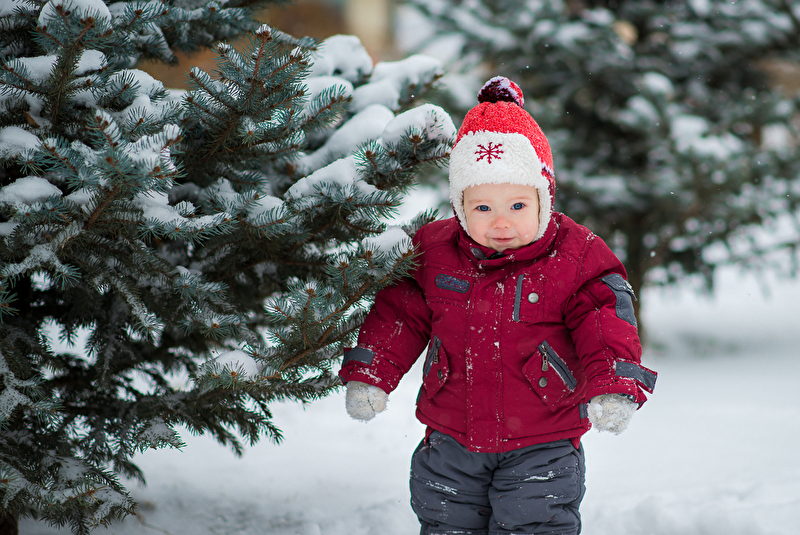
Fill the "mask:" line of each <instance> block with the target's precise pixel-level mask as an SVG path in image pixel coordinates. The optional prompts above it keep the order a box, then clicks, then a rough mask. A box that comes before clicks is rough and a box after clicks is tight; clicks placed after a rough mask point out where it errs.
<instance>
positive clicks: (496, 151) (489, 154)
mask: <svg viewBox="0 0 800 535" xmlns="http://www.w3.org/2000/svg"><path fill="white" fill-rule="evenodd" d="M502 146H503V144H502V143H498V144H497V145H493V144H492V142H491V141H490V142H489V145H488V146H486V147H484V146H483V145H478V150H476V151H475V154H477V155H478V159H477V160H475V161H476V162H479V161H481V160H483V159H484V158H486V162H487V163H492V158H495V159H496V160H499V159H500V155H501V154H503V151H501V150H500V147H502Z"/></svg>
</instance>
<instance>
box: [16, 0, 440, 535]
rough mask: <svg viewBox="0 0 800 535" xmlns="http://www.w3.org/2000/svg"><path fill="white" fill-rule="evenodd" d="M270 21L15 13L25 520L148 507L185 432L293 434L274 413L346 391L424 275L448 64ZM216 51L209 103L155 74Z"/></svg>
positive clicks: (174, 8)
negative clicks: (417, 208) (400, 216)
mask: <svg viewBox="0 0 800 535" xmlns="http://www.w3.org/2000/svg"><path fill="white" fill-rule="evenodd" d="M251 7H255V3H254V2H251V1H249V0H231V1H228V2H219V3H216V2H206V1H205V0H202V1H201V0H174V1H172V0H139V1H129V2H124V1H123V2H113V3H112V2H108V3H106V2H103V1H101V0H50V1H44V0H12V1H11V2H4V3H3V5H2V6H1V7H0V65H2V67H1V68H0V259H2V263H1V264H0V519H2V521H3V522H5V523H6V525H7V526H13V525H14V524H15V522H16V519H17V518H19V517H22V516H32V517H35V518H38V519H41V520H42V521H47V522H49V523H51V524H54V525H59V526H62V525H70V526H71V529H72V531H73V533H87V532H88V531H90V530H91V529H92V528H93V527H94V526H97V525H100V524H108V523H109V522H111V521H112V520H114V519H117V518H120V517H123V516H125V515H126V514H130V513H133V512H134V511H135V507H136V504H135V503H134V501H133V500H132V499H131V497H130V495H129V494H128V492H127V490H126V489H125V486H124V479H123V478H132V479H134V480H140V481H142V482H143V481H144V474H143V473H142V471H141V470H140V469H139V468H138V467H137V466H136V465H135V464H134V463H133V462H132V461H131V457H132V456H133V455H134V454H135V453H137V452H141V451H145V450H147V449H148V448H161V447H181V446H182V441H181V438H180V436H179V435H178V433H177V431H176V427H177V426H183V427H186V428H188V429H189V430H191V431H192V432H194V433H208V434H210V435H211V436H213V437H214V438H215V439H216V440H218V441H219V442H220V443H222V444H226V445H229V446H230V447H231V448H233V450H234V451H235V452H237V453H241V452H242V451H243V448H244V446H243V444H246V443H254V442H255V441H257V440H258V439H259V438H262V437H265V436H266V437H269V438H271V439H273V440H276V441H278V440H280V438H281V432H280V429H279V427H278V425H279V423H278V422H274V421H273V419H272V415H271V413H270V408H269V407H270V404H272V403H275V402H278V401H281V400H300V401H304V402H305V401H310V400H313V399H316V398H318V397H320V396H324V395H325V394H327V393H329V392H330V391H331V390H332V389H334V388H336V386H337V378H336V376H335V373H334V368H335V367H336V358H337V356H339V355H340V354H341V350H342V347H343V346H345V345H348V344H351V343H352V342H353V337H354V333H355V331H356V330H357V328H358V326H359V325H360V322H361V321H362V319H363V317H364V314H365V312H364V310H365V307H366V305H367V303H368V302H369V299H370V298H371V296H373V295H374V293H375V292H376V291H377V290H378V289H379V288H380V287H382V286H383V285H386V284H387V283H389V282H391V281H392V280H394V279H396V278H397V277H400V276H402V275H403V274H405V273H406V272H407V270H408V269H409V268H410V267H411V266H412V263H413V258H414V253H413V251H412V250H411V248H410V247H411V246H410V239H409V234H410V233H412V232H413V231H414V229H415V228H416V227H417V226H419V225H420V224H421V223H422V222H423V221H424V220H426V218H429V217H430V216H429V215H423V216H420V217H418V218H417V219H416V220H415V221H412V222H408V223H407V224H406V225H404V226H397V225H392V224H389V220H390V217H391V216H392V215H393V213H394V212H395V210H396V208H397V207H398V206H399V204H400V203H401V201H402V198H403V194H404V192H406V191H407V188H408V187H409V186H410V185H411V183H412V181H413V179H414V174H415V172H416V171H418V170H419V169H420V166H423V165H425V164H434V165H435V164H437V163H438V162H441V161H442V160H443V159H444V158H446V155H447V151H448V148H449V144H450V142H451V138H452V136H453V133H454V132H453V125H452V122H451V121H450V118H449V116H448V115H447V114H446V113H445V112H444V111H443V110H441V109H440V108H437V107H435V106H432V105H429V104H428V105H422V106H416V107H414V106H413V104H414V101H415V99H416V98H417V97H418V96H419V95H421V94H423V93H424V92H425V90H426V89H427V88H428V87H430V86H431V85H432V84H433V83H434V82H435V80H436V79H437V78H438V77H439V76H440V75H441V66H440V65H439V63H438V62H437V61H434V60H431V59H430V58H425V57H422V56H414V57H410V58H407V59H405V60H401V61H397V62H384V63H378V64H377V65H373V62H372V60H371V59H370V57H369V55H368V54H367V53H366V51H365V50H364V48H363V47H362V46H361V44H360V42H359V41H358V39H356V38H354V37H347V36H336V37H332V38H330V39H328V40H325V41H323V42H322V43H319V44H318V43H315V42H314V41H312V40H310V39H298V38H295V37H292V36H289V35H286V34H284V33H282V32H280V31H279V30H278V29H275V28H271V27H269V26H268V25H266V24H258V23H257V22H256V21H255V20H254V18H253V14H252V12H251V11H250V8H251ZM240 35H244V36H246V37H247V39H246V40H245V43H246V44H245V45H242V46H241V47H239V48H241V49H237V48H236V47H234V46H232V45H231V44H230V40H231V39H233V38H235V37H237V36H240ZM199 47H214V50H215V53H216V56H217V69H216V70H215V71H214V72H206V71H204V70H202V69H199V68H194V69H192V70H191V72H190V73H188V74H187V76H188V77H189V83H190V90H189V91H176V90H169V89H166V88H164V86H163V84H161V83H160V82H159V81H158V80H155V79H153V78H152V77H151V76H149V75H147V74H146V73H144V72H142V71H141V70H138V69H136V68H135V66H136V64H137V62H138V61H139V60H142V59H155V60H159V61H164V62H172V61H174V53H175V52H176V51H184V52H191V51H193V50H195V49H197V48H199ZM59 341H60V342H61V344H59ZM64 344H67V346H66V347H67V348H66V349H64ZM68 344H72V346H69V345H68ZM8 529H11V530H13V527H12V528H8Z"/></svg>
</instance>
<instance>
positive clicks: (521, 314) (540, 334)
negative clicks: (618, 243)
mask: <svg viewBox="0 0 800 535" xmlns="http://www.w3.org/2000/svg"><path fill="white" fill-rule="evenodd" d="M414 244H415V245H416V246H417V250H418V251H419V252H420V253H421V256H420V258H419V267H418V269H417V270H416V271H415V272H414V277H413V278H407V279H403V280H401V281H400V282H398V283H397V284H395V285H393V286H390V287H387V288H385V289H383V290H382V291H381V292H379V293H378V295H377V297H376V300H375V304H374V305H373V307H372V309H371V310H370V313H369V315H368V316H367V319H366V321H365V323H364V325H363V326H362V328H361V331H360V333H359V337H358V347H356V348H353V349H350V350H348V351H346V352H345V359H344V362H343V365H342V370H341V371H340V372H339V375H340V376H341V378H342V380H343V381H345V382H348V381H361V382H364V383H368V384H371V385H375V386H378V387H380V388H382V389H383V390H385V391H386V392H387V393H388V392H391V391H392V390H394V389H395V388H396V387H397V383H398V382H399V381H400V378H401V377H402V376H403V375H404V374H405V373H406V372H408V370H409V369H410V368H411V366H412V365H413V364H414V362H415V361H416V360H417V358H418V357H419V356H420V355H421V353H422V352H423V350H424V349H425V347H426V345H427V346H428V349H427V351H426V352H425V364H424V367H423V374H424V377H423V383H422V388H421V390H420V394H419V397H418V400H417V417H418V418H419V420H420V421H421V422H422V423H424V424H426V425H428V426H429V427H430V428H433V429H436V430H438V431H441V432H443V433H447V434H448V435H451V436H452V437H454V438H455V439H456V440H458V441H459V442H461V443H462V444H464V445H465V446H466V447H467V448H468V449H470V450H471V451H480V452H504V451H509V450H512V449H516V448H520V447H524V446H529V445H532V444H538V443H542V442H550V441H554V440H560V439H565V438H570V439H573V440H577V437H580V436H581V435H583V434H584V433H585V432H586V431H588V430H589V427H590V424H589V420H588V418H587V416H586V405H585V404H586V402H587V401H588V400H589V399H591V398H592V397H593V396H597V395H599V394H611V393H618V394H627V395H629V396H631V397H632V399H635V400H636V401H637V402H638V403H639V404H641V403H644V401H645V399H646V398H645V395H644V393H643V392H642V389H644V390H647V391H648V392H652V388H653V386H654V384H655V377H656V374H655V373H654V372H652V371H650V370H648V369H646V368H644V367H643V366H641V365H640V357H641V345H640V343H639V337H638V335H637V333H636V320H635V317H634V315H633V306H632V301H631V297H633V291H632V290H631V288H630V286H629V285H628V283H627V281H625V279H624V277H625V269H624V267H623V266H622V264H621V263H620V261H619V260H618V259H617V258H616V256H614V254H613V253H612V252H611V250H610V249H609V248H608V247H607V246H606V244H605V243H604V242H603V241H602V240H601V239H600V238H598V237H597V236H595V235H594V234H592V233H591V232H590V231H589V230H588V229H586V228H585V227H582V226H580V225H578V224H577V223H575V222H574V221H572V220H571V219H570V218H568V217H567V216H565V215H563V214H560V213H555V214H554V215H553V218H552V219H551V221H550V224H549V226H548V229H547V231H546V233H545V235H544V236H543V237H542V238H540V239H539V240H537V241H535V242H534V243H532V244H530V245H528V246H525V247H521V248H519V249H515V250H507V251H505V253H503V254H501V253H496V252H495V251H493V250H492V249H488V248H486V247H483V246H481V245H479V244H478V243H477V242H475V241H473V240H472V239H471V238H469V236H468V235H467V234H466V232H464V230H463V229H462V227H461V225H460V224H459V223H458V220H457V219H456V218H451V219H448V220H444V221H436V222H434V223H430V224H428V225H425V226H424V227H423V228H421V229H420V231H419V232H418V233H417V235H416V236H415V237H414Z"/></svg>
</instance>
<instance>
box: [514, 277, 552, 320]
mask: <svg viewBox="0 0 800 535" xmlns="http://www.w3.org/2000/svg"><path fill="white" fill-rule="evenodd" d="M546 294H547V292H546V291H545V281H544V278H543V277H541V276H540V275H533V276H532V275H527V274H525V273H521V274H520V275H519V276H518V277H517V280H516V285H515V289H514V307H513V309H512V310H513V313H512V319H513V320H514V321H517V322H520V321H522V322H536V321H540V320H541V319H542V316H543V315H544V312H543V311H544V307H545V305H546V303H547V295H546Z"/></svg>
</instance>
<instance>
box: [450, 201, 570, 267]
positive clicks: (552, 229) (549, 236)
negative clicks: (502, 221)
mask: <svg viewBox="0 0 800 535" xmlns="http://www.w3.org/2000/svg"><path fill="white" fill-rule="evenodd" d="M559 215H560V214H558V213H554V214H553V216H552V217H551V218H550V223H549V224H548V225H547V230H545V232H544V235H543V236H542V237H541V238H539V239H538V240H536V241H535V242H533V243H530V244H528V245H524V246H522V247H519V248H517V249H506V250H505V251H503V252H502V253H498V252H497V251H495V250H494V249H490V248H489V247H484V246H483V245H481V244H479V243H478V242H476V241H475V240H473V239H472V238H470V237H469V235H468V234H467V232H466V231H465V230H464V228H463V227H462V226H461V225H457V227H458V246H459V248H460V249H461V251H462V252H463V253H464V254H465V255H466V256H467V258H469V259H470V260H471V261H473V262H475V263H477V264H478V265H479V266H480V267H481V268H499V267H503V266H505V265H507V264H510V263H514V262H530V261H534V260H536V259H538V258H540V257H542V256H544V255H545V254H547V253H549V251H550V249H551V248H552V246H553V242H555V239H556V234H557V233H558V228H559V226H560V217H558V216H559Z"/></svg>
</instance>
